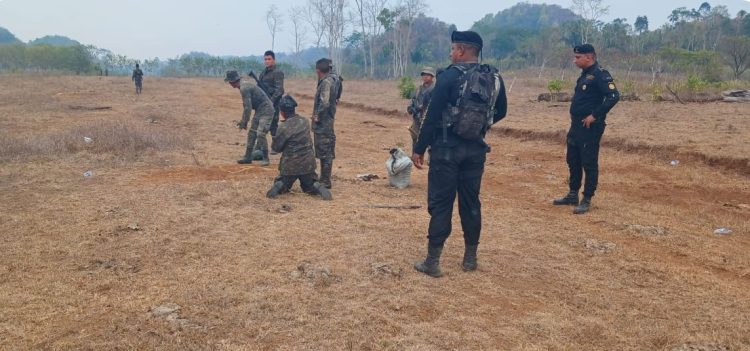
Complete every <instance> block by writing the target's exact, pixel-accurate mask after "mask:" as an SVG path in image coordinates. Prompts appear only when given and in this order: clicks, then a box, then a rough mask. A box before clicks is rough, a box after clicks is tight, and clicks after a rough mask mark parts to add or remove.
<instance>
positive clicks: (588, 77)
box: [586, 74, 596, 80]
mask: <svg viewBox="0 0 750 351" xmlns="http://www.w3.org/2000/svg"><path fill="white" fill-rule="evenodd" d="M594 78H596V77H595V76H594V75H593V74H587V75H586V79H588V80H594Z"/></svg>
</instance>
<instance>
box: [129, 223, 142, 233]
mask: <svg viewBox="0 0 750 351" xmlns="http://www.w3.org/2000/svg"><path fill="white" fill-rule="evenodd" d="M127 228H128V230H132V231H134V232H137V231H139V230H141V227H139V226H138V223H131V224H128V226H127Z"/></svg>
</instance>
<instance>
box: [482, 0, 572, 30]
mask: <svg viewBox="0 0 750 351" xmlns="http://www.w3.org/2000/svg"><path fill="white" fill-rule="evenodd" d="M576 19H578V16H577V15H576V14H575V13H573V11H571V10H568V9H565V8H562V7H560V6H558V5H547V4H529V3H525V2H521V3H518V4H516V5H514V6H513V7H510V8H507V9H505V10H502V11H500V12H498V13H496V14H494V15H493V14H488V15H486V16H484V17H483V18H482V19H480V20H479V21H477V22H475V23H474V26H472V29H473V30H476V31H479V32H489V31H492V30H496V29H521V30H526V31H531V32H538V31H539V30H541V29H543V28H549V27H558V26H560V25H561V24H563V23H565V22H570V21H575V20H576Z"/></svg>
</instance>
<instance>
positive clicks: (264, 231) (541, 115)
mask: <svg viewBox="0 0 750 351" xmlns="http://www.w3.org/2000/svg"><path fill="white" fill-rule="evenodd" d="M346 84H347V85H346V90H345V97H344V98H343V100H344V103H343V104H342V106H341V107H340V109H339V113H338V115H337V122H336V123H337V124H336V128H337V134H338V140H339V142H338V146H337V156H338V158H337V159H336V161H335V163H334V166H335V167H334V168H335V170H334V188H333V194H334V201H331V202H325V201H321V200H319V199H317V198H314V197H309V196H307V195H303V194H300V193H293V194H288V195H284V196H282V197H280V198H278V199H274V200H271V199H267V198H265V196H264V194H265V192H266V190H267V189H268V187H269V186H270V185H271V181H272V179H273V177H274V176H275V174H276V170H275V165H276V164H277V162H278V156H274V158H273V161H274V162H273V163H274V165H273V166H272V167H268V168H262V167H259V166H257V165H251V166H242V167H241V166H238V165H236V164H235V163H234V160H235V159H237V158H238V157H240V156H241V153H242V149H243V146H242V145H241V143H243V142H244V140H245V134H244V133H240V132H238V131H237V130H236V128H235V127H234V126H233V122H232V121H233V120H237V119H238V118H239V117H240V112H241V101H240V98H239V93H238V92H237V90H233V89H231V88H230V87H228V86H227V85H225V84H224V83H223V82H222V81H221V80H220V79H155V78H148V77H147V79H146V80H145V81H144V94H143V95H142V96H140V97H135V95H134V93H133V87H132V84H131V82H130V81H129V80H128V79H127V78H116V77H104V78H100V77H40V76H34V77H23V76H0V87H2V89H0V122H1V123H2V130H1V131H0V138H1V140H0V195H1V198H2V201H1V202H0V233H1V234H0V252H2V255H0V291H2V294H0V348H2V349H9V350H14V349H19V350H24V349H61V350H68V349H84V350H94V349H96V350H100V349H174V350H185V349H192V350H202V349H210V350H245V349H253V350H254V349H263V350H265V349H268V350H271V349H282V350H292V349H310V350H329V349H333V350H337V349H344V350H478V349H490V350H511V349H512V350H687V349H690V348H691V347H692V348H693V349H697V350H749V349H750V255H749V254H748V252H749V250H748V249H749V248H750V185H749V183H748V172H747V168H743V167H746V165H745V166H743V164H742V163H741V162H742V160H743V159H744V160H745V162H746V160H747V157H748V155H749V154H750V153H749V152H748V148H749V146H748V143H747V140H750V138H749V136H750V116H749V113H748V111H750V109H748V108H747V106H743V105H731V104H722V103H715V104H690V105H685V106H682V105H676V104H653V103H650V102H637V103H623V104H621V105H618V106H617V107H616V108H615V110H614V111H613V113H612V114H611V115H610V117H609V119H608V121H609V127H608V129H607V132H606V135H605V140H606V139H610V140H620V139H621V140H622V141H628V142H632V143H633V144H632V145H630V146H628V145H625V144H624V142H616V143H611V144H610V145H608V146H605V147H603V149H602V155H601V169H602V170H601V172H602V175H601V177H600V178H601V180H600V192H599V193H598V194H597V197H596V198H595V201H594V210H593V211H592V212H591V213H589V214H587V215H583V216H574V215H572V214H571V212H570V210H571V209H570V208H568V207H565V208H560V207H553V206H551V205H550V201H551V199H552V198H554V197H556V196H559V195H561V194H562V193H563V192H565V190H566V185H565V184H566V177H567V169H566V166H565V162H564V145H563V144H562V143H561V142H560V138H559V137H558V135H559V133H560V130H563V129H564V128H565V126H566V124H567V123H568V122H567V117H566V111H567V105H566V104H548V103H535V102H533V103H532V102H529V99H532V98H533V97H534V96H535V95H536V94H538V93H539V92H542V91H540V89H539V88H538V87H534V86H533V85H532V84H528V86H527V85H525V84H524V82H522V81H517V82H516V83H515V86H514V90H513V91H512V93H511V95H510V109H509V113H510V114H509V116H508V117H507V118H506V120H504V121H502V122H501V124H500V126H499V127H498V128H496V129H495V130H494V131H493V132H492V133H491V135H490V136H489V138H488V141H489V143H490V144H491V145H492V146H493V151H492V153H490V154H489V155H488V162H487V168H486V171H485V176H484V182H483V187H482V201H483V219H484V230H483V234H482V240H481V242H482V243H481V245H480V252H479V254H480V266H479V270H478V271H477V272H473V273H464V272H462V271H461V269H460V262H461V257H462V254H463V243H462V239H461V234H460V226H459V225H458V218H457V215H456V216H455V217H454V229H455V231H454V234H453V236H452V237H451V238H450V239H449V241H448V243H447V246H446V249H445V253H444V258H443V260H442V265H443V269H444V272H445V273H446V275H445V277H443V278H440V279H433V278H429V277H426V276H423V275H421V274H418V273H415V272H414V271H413V269H412V268H411V266H412V264H413V263H414V262H415V261H417V260H419V259H421V258H423V255H424V252H425V245H426V240H425V235H426V227H427V222H428V219H429V216H428V214H427V212H426V208H425V198H426V185H427V184H426V173H427V172H426V171H415V172H414V177H413V185H412V187H410V188H408V189H406V190H403V191H397V190H394V189H391V188H389V187H388V186H387V180H383V179H380V180H375V181H372V182H363V181H359V180H357V179H356V175H357V174H359V173H376V174H379V175H381V176H382V175H385V170H384V165H383V164H384V162H385V160H386V158H387V156H388V152H387V149H388V148H390V147H392V146H393V145H397V144H399V143H401V144H408V140H409V137H408V132H407V131H406V127H407V126H408V124H409V121H408V120H407V119H406V118H405V117H403V116H399V115H398V114H397V113H393V112H389V111H392V110H403V108H404V106H405V101H404V100H400V99H398V97H397V96H396V92H395V89H394V88H393V87H394V85H395V84H394V83H392V82H358V81H347V82H346ZM287 85H288V87H289V90H291V91H293V92H295V93H296V94H297V95H298V96H300V98H299V99H298V101H299V102H300V103H301V106H300V112H301V113H302V114H303V115H309V114H310V111H311V100H310V99H309V98H304V97H303V96H302V95H303V94H305V95H307V96H309V95H312V89H313V86H314V82H311V81H291V82H289V83H288V84H287ZM112 123H117V124H114V125H113V124H112ZM730 125H731V126H732V127H731V128H729V126H730ZM113 126H114V127H113ZM524 131H526V132H524ZM83 136H88V137H92V138H93V141H92V142H91V143H90V144H85V143H84V141H83V139H82V137H83ZM113 140H114V141H117V143H115V144H113V143H112V141H113ZM133 141H136V142H133ZM118 145H120V146H121V147H120V148H118V147H117V146H118ZM143 145H146V146H143ZM633 145H635V146H633ZM670 152H674V153H676V154H678V155H684V156H686V157H688V158H687V159H683V161H682V162H681V163H680V164H679V165H677V166H671V165H670V164H669V160H670V157H669V156H670V155H669V153H670ZM698 155H704V157H703V158H701V157H700V156H698ZM711 160H714V161H711ZM716 160H734V161H731V162H728V161H726V162H725V161H722V162H719V163H717V164H715V165H714V166H710V165H709V164H710V163H711V162H715V161H716ZM733 162H735V163H733ZM86 171H92V173H93V176H91V177H84V176H83V173H84V172H86ZM297 189H298V188H297ZM381 204H392V205H422V206H423V207H422V208H421V209H417V210H394V209H378V208H372V205H381ZM718 227H729V228H731V229H732V233H731V234H729V235H716V234H714V230H715V229H716V228H718Z"/></svg>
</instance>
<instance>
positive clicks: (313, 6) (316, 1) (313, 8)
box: [304, 0, 326, 48]
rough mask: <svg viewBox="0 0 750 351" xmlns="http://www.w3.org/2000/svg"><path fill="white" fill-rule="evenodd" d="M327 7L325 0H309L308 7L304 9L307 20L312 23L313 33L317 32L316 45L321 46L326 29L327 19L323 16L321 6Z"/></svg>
mask: <svg viewBox="0 0 750 351" xmlns="http://www.w3.org/2000/svg"><path fill="white" fill-rule="evenodd" d="M321 6H323V7H325V2H323V1H320V0H309V1H308V2H307V8H306V9H305V11H304V15H305V16H304V18H305V22H307V24H309V25H310V29H312V31H313V34H315V47H316V48H319V47H320V43H321V42H322V41H323V36H325V30H326V28H325V27H326V19H325V17H323V16H321V14H320V10H319V8H320V7H321Z"/></svg>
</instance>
